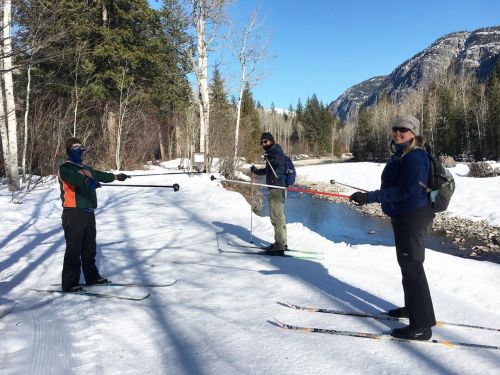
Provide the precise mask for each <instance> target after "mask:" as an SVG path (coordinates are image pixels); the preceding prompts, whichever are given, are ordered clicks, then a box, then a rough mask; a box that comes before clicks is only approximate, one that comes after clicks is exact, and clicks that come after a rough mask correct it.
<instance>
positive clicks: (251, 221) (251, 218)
mask: <svg viewBox="0 0 500 375" xmlns="http://www.w3.org/2000/svg"><path fill="white" fill-rule="evenodd" d="M253 180H254V174H253V173H252V199H251V201H250V243H253V212H252V204H253V182H254V181H253Z"/></svg>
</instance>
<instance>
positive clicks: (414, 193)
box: [368, 148, 430, 217]
mask: <svg viewBox="0 0 500 375" xmlns="http://www.w3.org/2000/svg"><path fill="white" fill-rule="evenodd" d="M402 155H403V150H402V149H401V148H400V149H398V150H397V151H396V153H395V154H394V156H393V157H392V158H391V160H389V162H388V163H387V165H386V166H385V168H384V170H383V172H382V176H381V180H382V183H381V186H380V190H375V191H370V192H368V202H369V203H375V202H378V203H381V204H382V211H384V213H385V214H386V215H387V216H390V217H394V216H399V215H403V214H406V213H408V212H412V211H414V210H417V209H419V208H422V207H425V206H426V205H428V204H429V197H428V193H427V192H426V191H425V189H424V188H423V187H422V186H420V184H419V181H422V182H423V183H424V184H427V182H428V180H429V165H430V161H429V157H428V156H427V152H426V151H424V150H422V149H418V148H417V149H414V150H412V151H410V152H409V153H407V154H405V155H403V156H402Z"/></svg>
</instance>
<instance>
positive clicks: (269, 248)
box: [263, 243, 276, 251]
mask: <svg viewBox="0 0 500 375" xmlns="http://www.w3.org/2000/svg"><path fill="white" fill-rule="evenodd" d="M275 245H276V243H272V244H270V245H269V246H266V247H264V248H263V249H264V250H265V251H273V249H274V246H275Z"/></svg>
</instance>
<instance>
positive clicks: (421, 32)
mask: <svg viewBox="0 0 500 375" xmlns="http://www.w3.org/2000/svg"><path fill="white" fill-rule="evenodd" d="M257 6H259V9H260V15H261V19H263V20H264V24H263V28H264V29H266V30H267V31H268V33H269V35H270V39H271V43H270V48H269V54H271V55H273V56H274V57H273V58H270V59H267V60H265V61H263V62H262V64H261V70H262V71H264V72H265V75H266V78H265V79H263V80H260V81H259V82H257V84H256V85H255V86H254V87H253V88H252V91H253V94H254V99H255V100H259V101H260V102H261V103H262V105H263V106H264V107H269V106H270V105H271V102H274V104H275V106H276V107H278V108H288V107H289V105H290V104H292V106H294V107H295V105H296V103H297V100H298V98H299V97H300V98H301V99H302V102H303V103H304V101H305V99H306V98H307V97H308V96H311V95H312V94H313V93H315V94H316V95H317V96H318V98H319V99H320V100H322V101H323V102H324V103H325V104H328V103H330V102H331V101H333V100H335V99H336V98H337V97H338V96H339V95H340V94H342V92H344V91H345V90H346V89H348V88H349V87H350V86H352V85H355V84H357V83H359V82H361V81H363V80H366V79H369V78H371V77H374V76H378V75H385V74H389V73H390V72H391V71H392V70H393V69H394V68H396V67H397V66H398V65H399V64H400V63H402V62H403V61H404V60H406V59H408V58H410V57H412V56H413V55H415V54H416V53H418V52H419V51H421V50H422V49H424V48H426V47H428V46H429V45H430V44H431V43H432V42H434V41H435V40H436V39H437V38H439V37H440V36H443V35H445V34H448V33H450V32H455V31H473V30H475V29H478V28H481V27H486V26H495V25H496V26H498V25H500V0H308V1H304V0H234V3H233V5H232V6H231V7H230V15H231V18H232V19H233V20H235V22H238V23H240V24H244V23H246V20H247V19H248V16H249V15H250V13H251V12H252V10H253V9H254V8H255V7H257ZM213 62H214V61H211V63H213ZM224 62H225V63H226V64H227V65H225V67H226V68H225V69H226V70H227V71H226V72H224V71H223V74H225V75H226V76H228V77H229V75H230V74H233V77H236V76H234V75H235V74H237V69H238V65H237V64H234V60H233V61H231V59H230V58H229V57H227V56H226V58H225V61H224ZM233 86H234V84H233Z"/></svg>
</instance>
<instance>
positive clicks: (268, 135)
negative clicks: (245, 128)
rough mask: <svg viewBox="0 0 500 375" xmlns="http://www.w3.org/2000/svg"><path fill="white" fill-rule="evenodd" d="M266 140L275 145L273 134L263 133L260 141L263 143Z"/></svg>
mask: <svg viewBox="0 0 500 375" xmlns="http://www.w3.org/2000/svg"><path fill="white" fill-rule="evenodd" d="M264 139H267V140H269V141H271V142H273V143H274V137H273V135H272V134H271V133H267V132H265V133H262V135H261V136H260V141H261V142H262V141H263V140H264Z"/></svg>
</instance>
